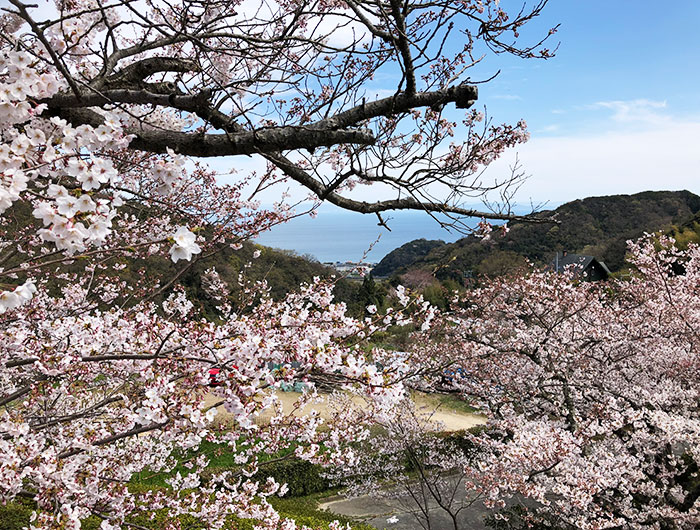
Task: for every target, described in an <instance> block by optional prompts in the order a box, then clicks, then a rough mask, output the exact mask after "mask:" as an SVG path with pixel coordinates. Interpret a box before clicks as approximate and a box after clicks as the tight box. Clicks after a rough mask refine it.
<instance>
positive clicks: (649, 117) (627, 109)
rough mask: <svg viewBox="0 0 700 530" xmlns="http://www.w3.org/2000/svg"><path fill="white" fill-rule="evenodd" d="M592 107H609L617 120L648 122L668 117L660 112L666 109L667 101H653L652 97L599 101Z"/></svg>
mask: <svg viewBox="0 0 700 530" xmlns="http://www.w3.org/2000/svg"><path fill="white" fill-rule="evenodd" d="M588 108H590V109H609V110H611V111H612V112H613V114H612V119H613V120H614V121H616V122H623V123H628V122H646V123H665V122H667V121H668V119H669V118H668V117H667V116H666V114H665V113H662V112H659V111H660V110H661V109H666V108H667V105H666V102H665V101H653V100H650V99H633V100H627V101H623V100H614V101H598V102H597V103H594V104H593V105H590V106H589V107H588Z"/></svg>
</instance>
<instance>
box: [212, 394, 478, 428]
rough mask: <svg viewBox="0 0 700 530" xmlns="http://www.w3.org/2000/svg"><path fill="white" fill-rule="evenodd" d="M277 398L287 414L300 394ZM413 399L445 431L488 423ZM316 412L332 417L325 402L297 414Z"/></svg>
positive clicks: (426, 398)
mask: <svg viewBox="0 0 700 530" xmlns="http://www.w3.org/2000/svg"><path fill="white" fill-rule="evenodd" d="M276 394H277V398H278V399H279V400H280V403H281V404H282V408H283V410H284V411H285V412H287V411H291V410H293V408H294V403H295V402H296V400H297V399H298V398H299V394H298V393H296V392H281V391H276ZM413 399H414V402H415V403H416V405H417V407H418V409H419V411H421V412H433V411H434V412H433V413H432V416H431V418H432V420H433V421H437V422H440V423H442V424H443V425H444V429H445V431H460V430H466V429H469V428H471V427H474V426H476V425H483V424H484V423H486V419H485V418H484V417H483V416H480V415H478V414H471V413H468V412H460V411H458V410H454V409H451V408H450V407H449V406H445V405H444V404H440V403H439V402H438V400H437V399H436V398H434V397H433V396H431V395H429V394H425V393H422V392H414V393H413ZM216 401H217V398H216V397H214V396H212V395H211V394H210V395H208V396H207V398H206V403H207V405H211V404H213V403H215V402H216ZM353 401H355V402H356V403H357V404H361V398H359V397H358V398H354V399H353ZM312 410H316V411H318V412H319V413H320V414H321V417H322V418H325V419H328V418H329V417H330V412H329V410H328V407H327V405H326V403H325V402H321V403H310V404H308V405H306V406H305V407H304V408H302V409H301V410H300V411H298V412H297V414H308V413H309V412H310V411H312ZM228 416H230V415H229V413H228V412H226V410H225V409H224V407H223V406H220V407H218V414H217V418H220V419H226V418H227V417H228ZM270 416H271V412H269V413H263V414H262V415H261V416H260V417H259V418H258V421H259V422H260V423H264V422H266V421H268V420H269V418H270Z"/></svg>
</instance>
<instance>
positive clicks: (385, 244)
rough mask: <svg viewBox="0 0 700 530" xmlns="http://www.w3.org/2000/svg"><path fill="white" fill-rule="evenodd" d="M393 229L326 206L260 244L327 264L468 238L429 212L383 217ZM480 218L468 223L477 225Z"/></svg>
mask: <svg viewBox="0 0 700 530" xmlns="http://www.w3.org/2000/svg"><path fill="white" fill-rule="evenodd" d="M382 217H383V219H384V220H385V221H386V224H387V225H388V227H389V229H390V230H387V229H386V228H384V227H382V226H379V224H378V221H379V220H378V219H377V216H376V215H375V214H372V215H363V214H359V213H355V212H349V211H346V210H342V209H340V208H336V207H333V206H330V205H323V206H322V207H321V208H320V209H319V210H318V215H317V216H316V217H315V218H312V217H310V216H308V215H306V216H301V217H297V218H294V219H292V220H291V221H288V222H287V223H284V224H281V225H278V226H276V227H274V228H273V229H272V230H270V231H269V232H265V233H263V234H261V235H260V236H259V237H258V238H257V239H256V242H257V243H260V244H261V245H265V246H268V247H273V248H279V249H285V250H292V251H294V252H296V253H297V254H299V255H302V256H303V255H306V256H312V257H313V258H315V259H316V260H318V261H320V262H323V263H326V262H332V263H335V262H346V261H351V262H360V261H364V262H366V263H377V262H379V261H380V260H381V259H382V258H383V257H384V256H385V255H387V254H388V253H389V252H391V251H392V250H394V249H396V248H398V247H400V246H401V245H403V244H404V243H408V242H409V241H413V240H414V239H421V238H423V239H433V240H442V241H445V242H446V243H451V242H454V241H457V240H458V239H460V238H462V237H464V234H463V233H459V232H457V231H455V230H448V229H445V228H442V227H441V226H440V224H439V223H438V222H437V221H435V219H433V218H432V217H430V215H428V214H427V213H425V212H415V211H405V210H404V211H397V212H390V213H388V214H386V215H383V216H382ZM478 222H479V220H478V219H470V220H468V223H467V224H468V226H472V227H473V226H475V225H476V223H478Z"/></svg>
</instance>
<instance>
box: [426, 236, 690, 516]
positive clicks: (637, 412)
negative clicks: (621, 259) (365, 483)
mask: <svg viewBox="0 0 700 530" xmlns="http://www.w3.org/2000/svg"><path fill="white" fill-rule="evenodd" d="M629 259H630V260H631V263H632V264H633V265H634V267H635V268H636V272H635V273H634V274H633V275H632V277H631V278H629V279H623V280H617V281H612V282H604V283H601V282H598V283H587V282H580V281H579V280H577V279H576V278H575V277H574V276H573V275H571V276H569V275H557V274H554V273H551V272H549V273H547V272H535V273H532V274H530V275H527V276H520V277H514V278H511V279H504V280H498V281H494V282H492V283H490V284H489V285H487V286H485V287H483V288H481V289H478V290H474V291H473V292H470V293H469V296H468V298H467V299H466V300H463V301H462V303H461V309H459V310H456V311H455V312H454V313H453V314H451V315H447V316H444V317H441V318H442V321H441V324H440V325H435V326H433V328H431V331H430V333H431V334H434V336H435V337H439V342H437V341H436V340H433V342H432V343H431V344H432V346H430V349H426V350H424V351H423V355H424V356H425V357H430V358H433V359H435V361H434V362H436V363H439V362H442V363H451V366H452V370H453V371H457V369H459V373H461V374H462V376H461V377H455V378H453V384H454V387H455V389H457V390H459V391H461V392H463V393H464V394H466V395H468V396H469V397H470V399H473V400H476V402H478V403H479V406H480V407H481V408H482V410H483V411H484V412H485V413H486V415H487V416H488V418H489V424H488V428H487V429H486V430H485V431H484V432H483V433H481V434H480V435H472V436H470V437H469V439H470V440H471V442H472V443H474V444H476V446H477V447H478V448H479V453H478V458H477V459H476V461H475V462H474V463H470V464H469V465H467V466H466V467H465V469H466V471H467V474H468V476H469V487H468V489H470V490H472V491H473V492H476V493H477V494H480V495H482V496H484V497H485V498H486V499H487V504H489V505H490V506H496V507H498V506H501V507H502V506H504V503H505V501H506V500H508V499H509V498H510V497H512V496H513V495H515V494H519V495H522V496H525V497H528V498H530V499H532V500H534V501H536V502H537V506H538V507H536V508H533V507H532V506H531V507H530V509H529V510H527V511H526V512H525V515H524V516H523V517H524V526H528V525H530V524H533V523H535V522H539V524H542V525H544V527H547V528H549V527H552V528H572V529H573V528H577V529H600V528H635V529H641V528H669V529H670V528H675V529H690V528H697V527H698V524H700V480H699V476H698V462H700V452H699V451H700V408H699V406H698V405H699V404H700V354H699V353H698V352H699V351H700V343H699V342H698V333H697V330H698V327H699V326H700V321H698V318H699V315H700V296H699V295H698V293H700V289H699V286H700V248H698V247H697V246H692V247H691V248H689V249H688V250H687V251H678V250H677V249H676V248H675V247H674V246H673V241H672V240H668V239H664V238H662V239H660V240H656V241H653V240H651V239H645V240H641V241H640V242H637V243H634V244H632V245H631V247H630V254H629ZM419 342H420V343H421V344H430V343H429V342H428V341H427V340H422V341H419ZM506 527H509V526H506Z"/></svg>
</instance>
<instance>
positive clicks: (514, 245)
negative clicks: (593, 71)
mask: <svg viewBox="0 0 700 530" xmlns="http://www.w3.org/2000/svg"><path fill="white" fill-rule="evenodd" d="M699 211H700V196H697V195H695V194H693V193H690V192H689V191H658V192H657V191H647V192H643V193H637V194H635V195H611V196H607V197H589V198H586V199H580V200H576V201H572V202H569V203H566V204H563V205H562V206H560V207H558V208H557V209H555V210H550V211H543V212H539V213H537V214H534V216H536V217H548V216H551V217H553V218H555V219H556V220H557V221H559V223H560V224H552V223H547V224H531V223H525V222H513V223H511V224H510V225H509V226H510V228H511V230H510V232H509V233H508V234H507V235H506V236H505V237H500V236H494V237H493V238H491V239H489V240H486V241H484V240H482V239H480V238H477V237H474V236H468V237H465V238H462V239H460V240H459V241H456V242H455V243H450V244H445V245H440V246H436V247H435V248H433V249H431V250H430V251H429V252H428V253H427V254H425V255H424V256H423V257H418V258H417V259H415V260H413V261H412V262H410V263H406V262H405V261H403V262H401V260H398V259H397V256H396V255H395V253H396V254H399V256H401V255H404V254H405V253H404V251H403V248H404V247H405V246H406V245H404V247H401V248H399V249H397V250H395V251H393V252H391V253H389V254H388V255H387V256H386V257H385V258H384V259H383V260H382V261H381V262H380V263H379V265H378V266H380V267H382V270H385V269H386V270H388V272H387V274H401V273H403V272H406V271H407V270H409V269H416V268H417V269H425V270H431V271H433V270H434V271H435V275H436V277H437V278H438V279H441V280H445V279H448V278H451V279H455V280H458V279H461V278H462V277H463V276H464V274H465V273H467V274H469V273H471V274H486V275H499V274H503V273H506V272H509V271H511V270H514V269H517V268H519V267H521V266H522V265H524V264H525V263H526V262H527V261H531V262H534V263H535V264H540V265H541V264H545V263H548V262H549V261H550V260H551V259H552V258H553V256H554V255H555V253H556V252H557V251H563V250H568V251H569V252H574V253H580V254H588V255H593V256H595V257H597V258H598V259H599V260H602V261H604V262H605V263H606V265H607V266H608V267H609V268H610V270H612V271H617V270H620V269H622V268H624V264H625V252H626V242H627V240H629V239H636V238H638V237H641V236H642V235H643V234H644V233H645V232H656V231H659V230H668V229H671V228H672V227H673V226H674V225H682V223H684V222H687V220H688V219H691V218H692V217H693V216H694V215H695V214H696V213H698V212H699ZM682 226H685V225H682ZM398 262H401V266H399V267H395V268H392V267H391V266H390V265H391V264H392V263H398ZM385 265H386V267H385Z"/></svg>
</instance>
